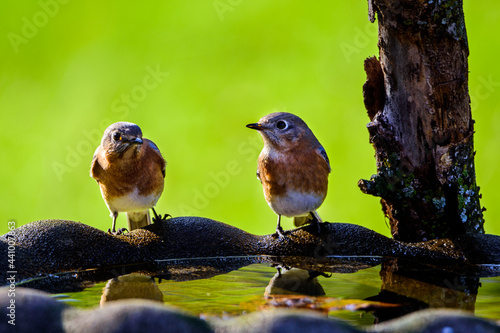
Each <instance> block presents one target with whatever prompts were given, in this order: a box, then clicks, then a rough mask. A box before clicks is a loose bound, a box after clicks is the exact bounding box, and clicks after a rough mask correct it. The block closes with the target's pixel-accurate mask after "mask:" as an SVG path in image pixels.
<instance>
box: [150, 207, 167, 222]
mask: <svg viewBox="0 0 500 333" xmlns="http://www.w3.org/2000/svg"><path fill="white" fill-rule="evenodd" d="M152 210H153V215H154V217H153V218H152V220H153V223H156V222H159V221H162V220H166V219H167V218H169V217H172V215H170V214H164V215H163V216H162V215H161V214H160V215H158V214H156V211H155V210H154V208H152Z"/></svg>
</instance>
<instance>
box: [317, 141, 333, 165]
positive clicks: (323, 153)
mask: <svg viewBox="0 0 500 333" xmlns="http://www.w3.org/2000/svg"><path fill="white" fill-rule="evenodd" d="M316 151H317V152H318V154H320V155H321V157H323V159H324V160H325V161H326V164H328V170H329V171H332V168H331V167H330V159H329V158H328V155H327V154H326V150H325V148H323V146H319V148H316Z"/></svg>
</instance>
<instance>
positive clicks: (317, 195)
mask: <svg viewBox="0 0 500 333" xmlns="http://www.w3.org/2000/svg"><path fill="white" fill-rule="evenodd" d="M247 127H248V128H252V129H256V130H258V131H259V133H260V134H261V135H262V139H263V140H264V148H263V149H262V152H261V153H260V155H259V161H258V166H257V178H258V179H259V180H260V182H261V183H262V187H263V189H264V197H265V198H266V201H267V203H268V204H269V206H270V207H271V209H272V210H273V211H274V212H275V213H276V214H278V225H277V226H276V234H277V235H278V236H280V237H283V228H282V227H281V215H284V216H287V217H294V224H295V226H297V227H298V226H301V225H303V224H306V223H308V222H310V223H315V224H317V226H318V229H319V222H322V221H321V218H320V217H319V215H318V213H317V212H316V210H317V209H318V208H319V206H321V204H322V203H323V201H324V200H325V197H326V193H327V190H328V175H329V173H330V171H331V169H330V161H329V160H328V156H327V155H326V151H325V149H324V148H323V146H321V144H320V143H319V141H318V139H316V137H315V136H314V134H313V132H312V131H311V130H310V129H309V127H308V126H307V124H306V123H305V122H304V121H303V120H302V119H300V118H299V117H297V116H296V115H293V114H291V113H286V112H276V113H271V114H268V115H267V116H264V117H262V118H261V119H260V120H259V122H258V123H254V124H248V125H247Z"/></svg>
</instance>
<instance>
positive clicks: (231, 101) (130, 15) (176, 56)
mask: <svg viewBox="0 0 500 333" xmlns="http://www.w3.org/2000/svg"><path fill="white" fill-rule="evenodd" d="M3 8H4V9H3V10H2V11H1V13H0V24H1V28H2V29H1V35H2V36H3V38H2V39H1V46H0V52H1V53H0V110H1V119H2V124H3V126H2V131H1V132H0V142H1V146H0V147H1V149H0V158H1V161H2V167H1V172H0V185H1V191H0V202H1V210H0V221H2V222H1V225H0V233H1V234H3V233H5V232H7V222H8V221H11V220H14V221H16V224H17V226H20V225H22V224H26V223H28V222H30V221H34V220H40V219H50V218H54V219H55V218H57V219H70V220H75V221H81V222H83V223H86V224H89V225H92V226H95V227H97V228H100V229H103V230H107V229H108V228H109V227H110V226H111V218H110V217H109V211H108V209H107V208H106V206H105V204H104V202H103V200H102V198H101V194H100V192H99V188H98V185H97V184H96V182H95V181H94V180H93V179H91V178H90V177H89V166H90V162H91V160H92V155H93V152H94V150H95V148H96V147H97V146H98V144H99V141H100V137H101V135H102V132H103V131H104V129H105V127H107V126H108V125H109V124H111V123H113V122H116V121H122V120H126V121H131V122H134V123H137V124H138V125H139V126H140V127H141V128H142V130H143V133H144V136H145V137H147V138H149V139H151V140H153V141H154V142H155V143H156V144H157V145H158V147H159V148H160V150H161V151H162V153H163V155H164V157H165V158H166V159H167V161H168V166H167V177H166V184H165V185H166V186H165V191H164V193H163V196H162V197H161V199H160V200H159V202H158V205H157V207H158V211H159V212H161V213H169V214H171V215H173V216H179V215H198V216H204V217H209V218H213V219H217V220H220V221H223V222H226V223H229V224H231V225H233V226H236V227H239V228H243V229H244V230H247V231H249V232H252V233H256V234H268V233H272V232H274V229H275V223H276V216H275V215H274V213H273V212H272V211H271V209H270V208H269V207H268V206H267V204H266V202H265V200H264V197H263V195H262V188H261V186H260V183H259V182H258V181H257V179H256V177H255V170H256V161H257V157H258V154H259V152H260V149H261V148H262V141H261V138H260V136H259V135H258V134H257V133H256V132H255V131H252V130H250V129H247V128H245V124H247V123H250V122H255V121H257V120H258V119H259V118H260V117H262V116H263V115H265V114H267V113H270V112H273V111H277V110H279V111H288V112H292V113H295V114H297V115H299V116H301V117H302V118H303V119H304V120H305V121H306V122H307V123H308V125H309V126H310V127H311V128H312V130H313V131H314V133H315V134H316V136H317V137H318V139H319V140H320V141H321V142H322V144H323V145H324V146H325V148H326V151H327V152H328V154H329V156H330V160H331V164H332V169H333V173H332V174H331V176H330V187H329V194H328V196H327V198H326V201H325V203H324V204H323V206H322V207H321V208H320V210H319V213H320V215H321V216H322V217H323V219H325V220H328V221H335V222H351V223H356V224H360V225H363V226H366V227H369V228H372V229H374V230H376V231H378V232H381V233H383V234H385V235H389V228H388V226H387V221H386V220H385V218H384V216H383V214H382V212H381V209H380V204H379V199H378V198H375V197H371V196H368V195H365V194H362V193H361V191H360V190H359V189H358V187H357V181H358V180H359V179H360V178H369V177H370V176H371V175H372V174H373V173H374V172H375V171H376V168H375V161H374V157H373V155H374V151H373V148H372V147H371V145H370V144H369V143H368V132H367V130H366V128H365V125H366V123H367V122H368V117H367V115H366V111H365V109H364V106H363V99H362V85H363V83H364V81H365V74H364V71H363V60H364V59H365V58H366V57H368V56H372V55H375V54H378V49H377V46H376V45H377V31H376V28H377V26H376V24H370V23H369V22H368V16H367V3H366V1H365V0H359V1H314V2H307V3H306V2H305V1H289V0H287V1H285V0H274V1H267V0H252V1H248V0H220V1H212V0H209V1H196V2H194V1H181V0H176V1H173V0H171V1H156V2H154V3H152V4H147V3H146V4H141V5H140V4H138V3H137V2H135V1H95V0H90V1H77V0H73V1H68V0H64V1H62V0H60V2H57V1H56V0H42V1H40V2H38V1H13V0H8V1H4V2H3ZM464 10H465V18H466V23H467V30H468V36H469V46H470V58H469V64H470V94H471V97H472V101H473V103H472V110H473V118H474V119H475V120H476V127H475V128H476V136H475V140H476V141H475V144H476V150H477V155H476V167H477V181H478V184H479V185H480V186H481V192H482V194H483V200H482V204H483V205H484V206H485V207H487V208H488V210H487V211H486V212H485V218H486V231H487V232H489V233H495V234H499V233H500V226H499V225H498V223H497V222H498V219H499V215H500V207H499V206H497V202H498V200H499V199H500V194H499V193H498V192H497V190H496V189H497V188H498V187H500V180H499V176H500V174H499V172H500V169H499V165H500V158H499V147H500V131H499V130H498V126H499V124H500V104H499V101H500V98H499V97H500V89H499V88H500V64H499V62H498V60H497V58H498V54H500V46H499V43H498V42H497V33H498V31H500V23H499V22H500V2H498V1H494V0H489V1H481V2H477V1H476V2H474V3H473V2H472V0H468V1H465V4H464ZM118 221H119V222H118V227H124V226H125V219H124V218H123V216H122V217H120V218H119V220H118ZM283 226H284V227H285V228H291V227H292V223H291V220H290V219H285V221H284V223H283Z"/></svg>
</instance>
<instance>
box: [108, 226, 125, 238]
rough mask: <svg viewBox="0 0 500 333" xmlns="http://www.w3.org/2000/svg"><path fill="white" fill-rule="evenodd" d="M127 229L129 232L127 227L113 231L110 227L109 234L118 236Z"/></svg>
mask: <svg viewBox="0 0 500 333" xmlns="http://www.w3.org/2000/svg"><path fill="white" fill-rule="evenodd" d="M125 231H126V232H128V230H127V228H120V229H118V230H116V231H114V230H113V231H111V229H108V234H110V235H115V236H118V235H121V234H123V233H124V232H125Z"/></svg>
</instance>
